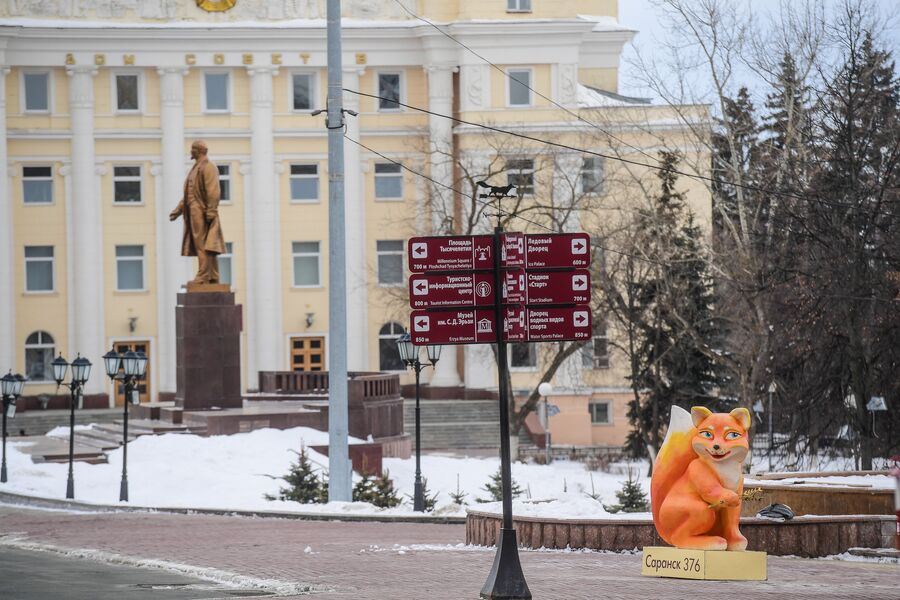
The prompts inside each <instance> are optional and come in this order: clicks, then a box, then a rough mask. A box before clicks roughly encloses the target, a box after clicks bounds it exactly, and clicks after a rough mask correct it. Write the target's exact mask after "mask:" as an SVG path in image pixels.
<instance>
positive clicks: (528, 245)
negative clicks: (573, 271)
mask: <svg viewBox="0 0 900 600" xmlns="http://www.w3.org/2000/svg"><path fill="white" fill-rule="evenodd" d="M590 264H591V238H590V236H588V234H586V233H551V234H547V235H535V234H529V235H526V236H525V268H527V269H567V268H569V269H570V268H573V267H575V268H587V267H588V266H589V265H590Z"/></svg>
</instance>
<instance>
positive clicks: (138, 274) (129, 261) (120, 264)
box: [116, 246, 144, 292]
mask: <svg viewBox="0 0 900 600" xmlns="http://www.w3.org/2000/svg"><path fill="white" fill-rule="evenodd" d="M143 289H144V247H143V246H116V290H117V291H120V292H131V291H135V290H143Z"/></svg>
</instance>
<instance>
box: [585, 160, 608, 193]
mask: <svg viewBox="0 0 900 600" xmlns="http://www.w3.org/2000/svg"><path fill="white" fill-rule="evenodd" d="M602 191H603V159H602V158H600V157H599V156H588V157H585V159H584V162H583V163H582V164H581V193H583V194H599V193H601V192H602Z"/></svg>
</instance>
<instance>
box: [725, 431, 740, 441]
mask: <svg viewBox="0 0 900 600" xmlns="http://www.w3.org/2000/svg"><path fill="white" fill-rule="evenodd" d="M739 437H741V434H739V433H738V432H737V431H729V432H728V433H726V434H725V439H726V440H736V439H738V438H739Z"/></svg>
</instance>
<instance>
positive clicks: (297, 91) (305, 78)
mask: <svg viewBox="0 0 900 600" xmlns="http://www.w3.org/2000/svg"><path fill="white" fill-rule="evenodd" d="M315 77H316V76H315V75H314V74H313V73H294V75H293V77H291V88H292V95H291V98H292V100H291V102H292V104H291V106H293V108H294V110H312V109H313V108H315V106H314V104H315V97H316V96H315V94H316V87H315V85H316V83H315V82H316V79H315Z"/></svg>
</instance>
